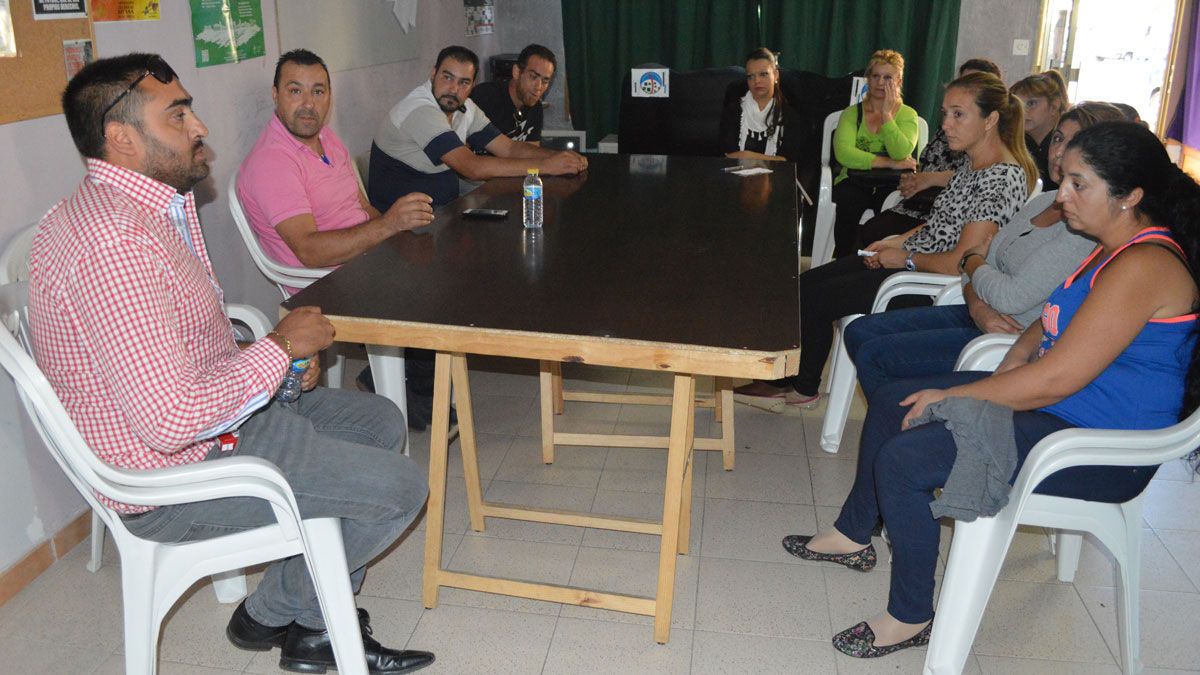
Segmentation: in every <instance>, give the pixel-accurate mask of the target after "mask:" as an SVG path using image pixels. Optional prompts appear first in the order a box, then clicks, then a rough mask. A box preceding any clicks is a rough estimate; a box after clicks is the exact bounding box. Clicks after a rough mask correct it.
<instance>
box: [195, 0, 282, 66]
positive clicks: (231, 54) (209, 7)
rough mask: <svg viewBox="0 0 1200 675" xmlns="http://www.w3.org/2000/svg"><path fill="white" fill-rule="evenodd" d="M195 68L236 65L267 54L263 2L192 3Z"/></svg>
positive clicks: (197, 0)
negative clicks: (226, 64)
mask: <svg viewBox="0 0 1200 675" xmlns="http://www.w3.org/2000/svg"><path fill="white" fill-rule="evenodd" d="M190 2H191V5H192V37H193V38H194V41H195V44H196V67H198V68H204V67H206V66H216V65H220V64H222V63H237V62H238V61H245V60H246V59H253V58H259V57H261V56H263V54H265V53H266V51H267V50H266V43H265V42H264V41H263V17H262V3H261V1H260V0H190Z"/></svg>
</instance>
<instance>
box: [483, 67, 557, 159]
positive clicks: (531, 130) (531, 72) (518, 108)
mask: <svg viewBox="0 0 1200 675" xmlns="http://www.w3.org/2000/svg"><path fill="white" fill-rule="evenodd" d="M557 69H558V61H557V59H555V58H554V52H552V51H550V50H549V49H547V48H546V47H543V46H542V45H537V44H534V45H529V46H528V47H526V48H525V49H522V50H521V54H520V56H518V57H517V63H516V64H515V65H514V66H513V67H512V79H511V80H508V81H502V80H498V81H492V82H484V83H483V84H480V85H479V86H477V87H475V89H474V90H473V91H472V92H471V100H472V101H474V102H475V103H476V104H477V105H478V106H479V108H480V109H481V110H483V112H484V113H485V114H486V115H487V116H488V119H490V120H491V121H492V124H494V125H496V128H497V129H499V130H500V133H502V134H504V135H505V136H508V137H509V138H511V139H513V140H514V141H525V142H526V143H533V144H538V143H541V141H542V97H543V96H545V95H546V92H547V91H549V89H550V81H551V80H553V79H554V71H555V70H557Z"/></svg>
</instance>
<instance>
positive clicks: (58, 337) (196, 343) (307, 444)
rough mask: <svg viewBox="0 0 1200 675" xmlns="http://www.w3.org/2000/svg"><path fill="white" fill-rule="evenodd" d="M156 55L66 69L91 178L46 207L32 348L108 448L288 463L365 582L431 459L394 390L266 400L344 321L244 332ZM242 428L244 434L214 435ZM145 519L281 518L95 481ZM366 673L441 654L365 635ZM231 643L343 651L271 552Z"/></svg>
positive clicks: (403, 523)
mask: <svg viewBox="0 0 1200 675" xmlns="http://www.w3.org/2000/svg"><path fill="white" fill-rule="evenodd" d="M191 104H192V99H191V97H190V96H189V95H188V93H187V91H186V90H185V89H184V88H183V86H182V85H181V83H180V82H179V79H178V78H177V77H176V76H175V73H174V71H172V70H171V68H170V66H168V65H167V64H166V63H165V62H164V61H163V60H162V59H161V58H160V57H158V56H156V55H151V54H128V55H125V56H120V57H116V58H111V59H103V60H100V61H97V62H95V63H93V64H91V65H89V66H87V67H86V68H84V69H83V70H82V71H81V72H80V73H79V74H78V75H76V76H75V78H74V79H72V80H71V82H70V83H69V84H68V85H67V89H66V91H65V92H64V93H63V109H64V111H65V113H66V117H67V125H68V126H69V127H70V130H71V136H72V138H73V139H74V141H75V145H76V147H77V148H78V149H79V151H80V153H81V154H82V155H83V156H84V157H85V159H86V163H87V170H88V173H87V176H86V177H85V178H84V181H83V183H82V184H81V185H80V186H79V188H78V189H77V190H76V191H75V192H74V194H72V195H71V196H70V197H68V198H67V199H66V200H64V201H63V202H61V203H60V204H58V205H57V206H55V207H54V208H53V209H52V210H51V211H50V213H49V214H47V215H46V217H45V218H44V219H43V221H42V223H41V226H40V228H39V230H38V234H37V236H36V238H35V240H34V244H33V250H32V252H31V254H30V262H29V267H30V282H29V283H30V291H29V292H30V297H29V311H30V324H31V328H32V332H33V341H34V347H35V351H36V355H37V360H38V364H39V365H40V366H41V368H42V371H43V372H44V373H45V374H46V377H47V379H48V380H49V381H50V384H51V386H53V387H54V390H55V391H56V392H57V394H58V396H59V397H60V398H61V399H62V402H63V404H64V405H65V407H66V409H67V412H68V414H70V416H71V419H72V420H73V421H74V422H75V424H76V425H77V426H78V427H79V430H80V432H81V433H82V434H83V437H84V439H85V440H86V441H87V442H88V444H89V446H90V447H91V448H92V450H93V451H94V452H95V453H96V454H97V455H98V456H99V457H100V458H101V459H102V460H104V461H105V462H107V463H109V464H111V465H113V466H118V467H122V468H127V469H140V470H154V469H158V468H163V467H169V466H175V465H181V464H191V463H195V462H201V461H206V460H212V459H216V458H219V457H222V456H228V455H229V454H239V455H250V456H256V457H262V458H264V459H267V460H269V461H271V462H273V463H274V464H275V465H277V466H278V467H279V469H280V471H282V472H283V474H284V475H285V476H286V477H287V479H288V482H289V483H290V484H291V486H292V489H293V492H294V493H295V495H296V501H297V503H298V505H299V507H300V512H301V514H302V515H303V516H304V517H305V518H322V517H338V518H341V519H342V532H343V541H344V545H345V549H346V561H347V563H348V565H349V567H350V569H352V570H354V571H353V572H352V573H351V581H352V585H353V587H354V589H355V591H356V592H357V590H358V588H359V587H360V586H361V584H362V579H363V575H364V574H365V566H366V563H367V561H369V560H371V559H372V558H374V557H375V556H376V555H378V554H379V553H381V552H382V551H383V550H384V549H386V548H387V547H388V546H389V545H391V544H392V543H393V542H394V541H395V540H396V538H397V537H399V536H400V534H401V533H403V532H404V530H405V529H406V528H407V527H408V525H409V524H410V523H411V522H412V520H413V518H415V517H416V515H417V512H418V511H419V510H420V508H421V506H422V505H423V504H424V502H425V496H426V493H427V487H426V484H425V481H424V479H423V477H422V475H421V471H420V469H419V468H418V467H417V465H416V464H415V463H413V462H412V461H411V460H410V459H409V458H407V457H405V456H404V455H402V454H401V453H400V452H399V451H398V449H399V448H401V447H403V445H404V434H405V424H404V419H403V416H402V415H401V414H400V411H399V410H398V409H397V408H396V407H395V405H394V404H393V403H392V402H391V401H389V400H387V399H384V398H381V397H378V396H374V395H370V394H363V393H360V392H356V391H343V390H333V389H322V388H315V385H316V377H317V372H316V371H317V368H315V367H314V368H312V369H311V370H310V371H309V373H308V374H307V375H306V377H305V379H304V386H303V388H304V390H305V393H304V394H303V395H302V396H301V397H300V398H299V400H297V401H296V402H294V403H286V404H285V403H279V402H276V401H272V396H273V394H274V392H275V390H276V389H277V388H278V387H279V384H280V381H281V380H282V378H283V375H284V372H285V370H286V369H287V367H288V364H289V360H290V359H291V358H300V357H309V356H313V355H315V354H316V353H317V352H318V351H319V350H321V349H323V348H325V347H327V346H329V344H330V343H331V342H332V340H333V327H332V326H331V325H330V323H329V321H328V320H327V319H325V317H324V316H322V315H321V312H320V310H319V309H317V308H315V307H305V308H301V309H298V310H296V311H294V312H292V313H291V314H289V315H288V316H287V317H285V318H284V319H283V320H281V321H280V322H279V323H278V324H277V325H276V326H275V330H273V331H272V332H271V333H270V334H269V335H268V336H267V337H266V338H264V339H261V340H259V341H257V342H255V343H253V344H250V345H246V346H245V348H239V345H238V344H237V343H236V342H235V341H234V337H233V330H232V327H231V326H230V324H229V321H228V319H227V318H226V317H225V315H224V313H223V294H222V292H221V288H220V286H219V285H218V283H217V280H216V277H215V275H214V273H213V270H212V265H211V263H210V261H209V258H208V253H207V251H206V249H205V247H204V239H203V236H202V234H201V231H200V224H199V219H198V217H197V214H196V205H195V198H194V195H193V193H192V187H193V186H195V185H196V184H197V183H198V182H200V181H201V180H204V179H205V178H206V177H207V176H208V172H209V169H208V156H207V148H206V146H205V145H204V138H205V137H206V136H207V135H208V129H207V128H205V126H204V124H203V122H201V121H200V119H199V118H198V117H197V116H196V114H195V113H194V112H193V111H192V105H191ZM231 431H236V432H237V433H238V441H237V444H236V446H235V447H233V448H232V449H229V448H228V447H226V448H223V447H222V444H221V443H219V442H218V441H217V437H218V436H221V435H223V434H227V433H228V432H231ZM101 497H102V498H103V499H104V501H105V503H106V504H108V505H109V506H110V507H112V508H113V509H114V510H116V511H117V512H118V513H119V514H121V518H122V521H123V523H124V525H125V526H126V527H127V528H128V529H129V530H130V531H131V532H133V533H134V534H135V535H137V536H140V537H143V538H146V539H151V540H154V541H162V542H178V541H187V540H195V539H204V538H208V537H213V536H220V535H222V534H228V533H230V532H235V531H239V530H248V529H253V528H256V527H261V526H263V525H267V524H272V523H274V522H275V517H274V514H273V512H272V509H271V507H270V506H269V505H268V504H267V503H266V502H265V501H262V500H258V499H251V498H230V499H218V500H210V501H206V502H198V503H192V504H178V505H171V506H162V507H158V508H154V507H148V506H139V505H136V504H122V503H118V502H115V501H113V500H111V499H108V498H106V497H103V496H101ZM359 613H360V620H361V622H362V624H363V641H364V645H365V647H366V652H367V660H368V663H369V666H370V668H371V671H372V672H385V673H399V672H408V671H411V670H416V669H418V668H422V667H424V666H426V665H428V664H429V663H431V662H432V661H433V655H432V654H430V653H428V652H417V651H397V650H393V649H388V648H386V647H383V646H382V645H380V644H379V643H378V642H377V641H375V640H374V639H373V638H371V637H370V631H369V630H368V628H369V627H368V625H367V621H368V617H367V616H366V613H365V612H363V611H362V610H359ZM226 632H227V635H228V636H229V639H230V640H231V641H232V642H233V643H234V644H235V645H237V646H238V647H241V648H244V649H250V650H256V651H265V650H269V649H271V648H272V647H275V646H280V647H282V650H281V655H280V666H281V667H283V668H286V669H289V670H299V671H304V672H324V670H325V668H326V667H329V666H332V665H334V662H333V653H332V649H331V647H330V644H329V634H328V632H327V631H326V630H325V623H324V618H323V617H322V615H321V609H320V605H319V603H318V601H317V597H316V591H315V589H314V588H313V585H312V581H311V580H310V579H309V576H308V571H307V569H306V568H305V564H304V561H303V560H302V559H300V558H298V557H296V558H290V559H287V560H282V561H278V562H276V563H274V564H273V565H271V566H270V567H269V568H268V569H267V572H266V574H265V575H264V576H263V579H262V581H261V583H260V584H259V586H258V588H257V589H256V590H255V592H254V593H253V594H251V595H250V596H249V597H248V598H247V599H246V600H245V601H244V602H243V603H242V604H241V605H240V606H239V607H238V608H237V610H236V611H235V612H234V615H233V618H232V619H231V620H230V622H229V626H228V628H227V630H226Z"/></svg>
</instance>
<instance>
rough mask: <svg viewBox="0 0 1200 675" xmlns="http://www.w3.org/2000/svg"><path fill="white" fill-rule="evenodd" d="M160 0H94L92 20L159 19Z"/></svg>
mask: <svg viewBox="0 0 1200 675" xmlns="http://www.w3.org/2000/svg"><path fill="white" fill-rule="evenodd" d="M158 2H159V0H92V21H158V18H159V9H158Z"/></svg>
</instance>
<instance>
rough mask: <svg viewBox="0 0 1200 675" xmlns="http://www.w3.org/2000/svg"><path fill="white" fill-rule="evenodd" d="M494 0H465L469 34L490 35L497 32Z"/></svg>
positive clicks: (464, 6)
mask: <svg viewBox="0 0 1200 675" xmlns="http://www.w3.org/2000/svg"><path fill="white" fill-rule="evenodd" d="M493 5H494V0H463V9H464V10H465V11H466V12H467V35H490V34H491V33H494V32H496V8H495V7H494V6H493Z"/></svg>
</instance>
